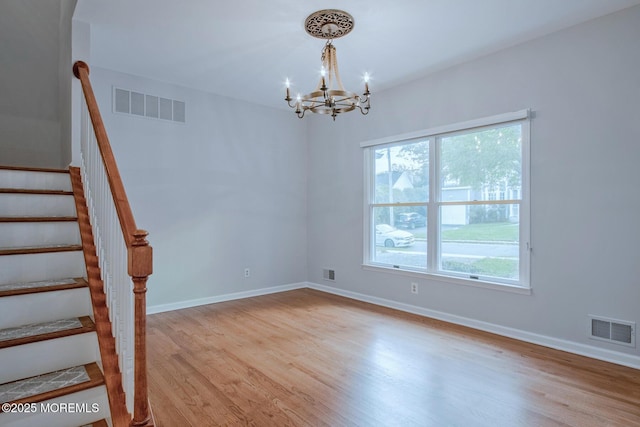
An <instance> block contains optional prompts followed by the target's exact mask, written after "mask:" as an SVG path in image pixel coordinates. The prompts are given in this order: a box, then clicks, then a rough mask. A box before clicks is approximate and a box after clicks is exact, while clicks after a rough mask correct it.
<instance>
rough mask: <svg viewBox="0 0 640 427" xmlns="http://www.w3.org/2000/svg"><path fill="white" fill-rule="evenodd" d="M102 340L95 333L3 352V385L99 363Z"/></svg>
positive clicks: (0, 356)
mask: <svg viewBox="0 0 640 427" xmlns="http://www.w3.org/2000/svg"><path fill="white" fill-rule="evenodd" d="M97 349H98V338H97V337H96V333H95V332H88V333H85V334H78V335H72V336H69V337H63V338H57V339H52V340H46V341H40V342H35V343H31V344H24V345H19V346H15V347H8V348H3V349H0V366H11V369H1V370H0V384H3V383H8V382H10V381H16V380H19V379H22V378H29V377H34V376H36V375H41V374H45V373H48V372H53V371H57V370H60V369H65V368H68V367H69V366H79V365H85V364H87V363H91V362H95V361H96V360H98V358H99V356H100V355H99V354H97V351H98V350H97Z"/></svg>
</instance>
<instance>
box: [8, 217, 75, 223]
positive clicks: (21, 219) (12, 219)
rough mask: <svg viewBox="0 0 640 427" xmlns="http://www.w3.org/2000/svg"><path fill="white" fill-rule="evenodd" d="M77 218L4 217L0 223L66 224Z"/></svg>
mask: <svg viewBox="0 0 640 427" xmlns="http://www.w3.org/2000/svg"><path fill="white" fill-rule="evenodd" d="M77 220H78V217H77V216H4V217H0V222H64V221H69V222H71V221H77Z"/></svg>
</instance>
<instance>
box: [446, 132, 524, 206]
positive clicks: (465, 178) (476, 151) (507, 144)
mask: <svg viewBox="0 0 640 427" xmlns="http://www.w3.org/2000/svg"><path fill="white" fill-rule="evenodd" d="M521 129H522V127H521V125H520V124H515V125H510V126H503V127H496V128H491V129H483V130H480V131H474V132H467V133H460V134H456V135H452V136H443V137H441V138H440V153H441V159H440V178H441V180H442V186H441V193H440V200H441V201H443V202H446V201H471V200H505V196H506V194H508V193H509V192H511V191H518V190H519V189H520V187H521V185H522V130H521Z"/></svg>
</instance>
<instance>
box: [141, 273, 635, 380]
mask: <svg viewBox="0 0 640 427" xmlns="http://www.w3.org/2000/svg"><path fill="white" fill-rule="evenodd" d="M304 288H309V289H315V290H317V291H321V292H326V293H329V294H334V295H339V296H342V297H345V298H350V299H354V300H357V301H363V302H368V303H370V304H375V305H379V306H382V307H387V308H392V309H395V310H400V311H404V312H406V313H412V314H417V315H419V316H424V317H429V318H432V319H437V320H442V321H444V322H449V323H453V324H456V325H462V326H467V327H469V328H473V329H478V330H481V331H485V332H490V333H493V334H496V335H501V336H505V337H509V338H514V339H517V340H519V341H524V342H528V343H532V344H537V345H541V346H544V347H550V348H554V349H556V350H562V351H566V352H569V353H573V354H578V355H581V356H586V357H590V358H592V359H597V360H603V361H605V362H610V363H616V364H618V365H623V366H628V367H630V368H634V369H640V356H634V355H630V354H624V353H619V352H616V351H611V350H606V349H602V348H597V347H593V346H590V345H585V344H580V343H576V342H572V341H567V340H562V339H558V338H553V337H549V336H546V335H540V334H535V333H532V332H526V331H522V330H519V329H514V328H509V327H506V326H500V325H495V324H493V323H487V322H482V321H479V320H475V319H470V318H468V317H462V316H456V315H454V314H448V313H444V312H441V311H436V310H430V309H427V308H423V307H418V306H415V305H411V304H405V303H401V302H397V301H392V300H388V299H385V298H378V297H373V296H369V295H365V294H361V293H357V292H351V291H346V290H344V289H339V288H335V287H332V286H327V285H320V284H317V283H313V282H300V283H292V284H289V285H282V286H274V287H270V288H262V289H256V290H253V291H245V292H235V293H231V294H224V295H217V296H212V297H207V298H198V299H193V300H187V301H180V302H177V303H171V304H159V305H154V306H149V307H148V308H147V314H155V313H162V312H165V311H173V310H180V309H182V308H189V307H197V306H200V305H207V304H215V303H218V302H224V301H232V300H236V299H242V298H251V297H256V296H261V295H269V294H274V293H278V292H286V291H291V290H295V289H304Z"/></svg>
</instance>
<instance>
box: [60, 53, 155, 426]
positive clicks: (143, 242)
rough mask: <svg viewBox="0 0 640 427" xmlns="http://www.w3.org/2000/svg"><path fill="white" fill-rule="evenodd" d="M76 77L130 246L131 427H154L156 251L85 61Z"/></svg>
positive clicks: (77, 67) (79, 63)
mask: <svg viewBox="0 0 640 427" xmlns="http://www.w3.org/2000/svg"><path fill="white" fill-rule="evenodd" d="M73 75H74V76H76V78H78V79H79V80H80V83H81V85H82V91H83V93H84V98H85V101H86V103H87V109H88V111H89V116H90V118H91V123H92V124H93V130H94V132H95V136H96V142H97V145H98V148H99V150H100V154H101V157H102V162H103V165H104V169H105V172H106V175H107V179H108V182H109V187H110V189H111V195H112V197H113V202H114V205H115V208H116V212H117V214H118V220H119V222H120V227H121V228H122V234H123V237H124V241H125V243H126V245H127V263H128V274H129V276H131V279H132V281H133V293H134V322H135V325H134V336H135V343H134V347H135V356H134V378H135V380H134V411H133V419H132V420H131V425H132V426H153V425H154V423H153V417H152V416H151V410H150V407H149V396H148V391H147V346H146V340H147V338H146V335H147V334H146V329H147V326H146V317H147V309H146V292H147V286H146V285H147V279H148V277H149V276H150V275H151V274H152V272H153V261H152V259H153V249H152V248H151V246H150V245H149V242H148V241H147V239H146V237H147V235H148V234H149V233H147V232H146V231H145V230H140V229H138V228H137V227H136V222H135V220H134V218H133V213H132V212H131V206H130V205H129V200H128V199H127V194H126V192H125V190H124V185H123V184H122V179H121V177H120V172H119V171H118V166H117V164H116V160H115V157H114V155H113V151H112V150H111V144H110V143H109V137H108V136H107V131H106V129H105V126H104V122H103V121H102V116H101V115H100V109H99V108H98V103H97V102H96V98H95V95H94V94H93V89H92V87H91V82H90V80H89V66H88V65H87V64H86V63H85V62H83V61H77V62H76V63H75V64H73Z"/></svg>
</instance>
